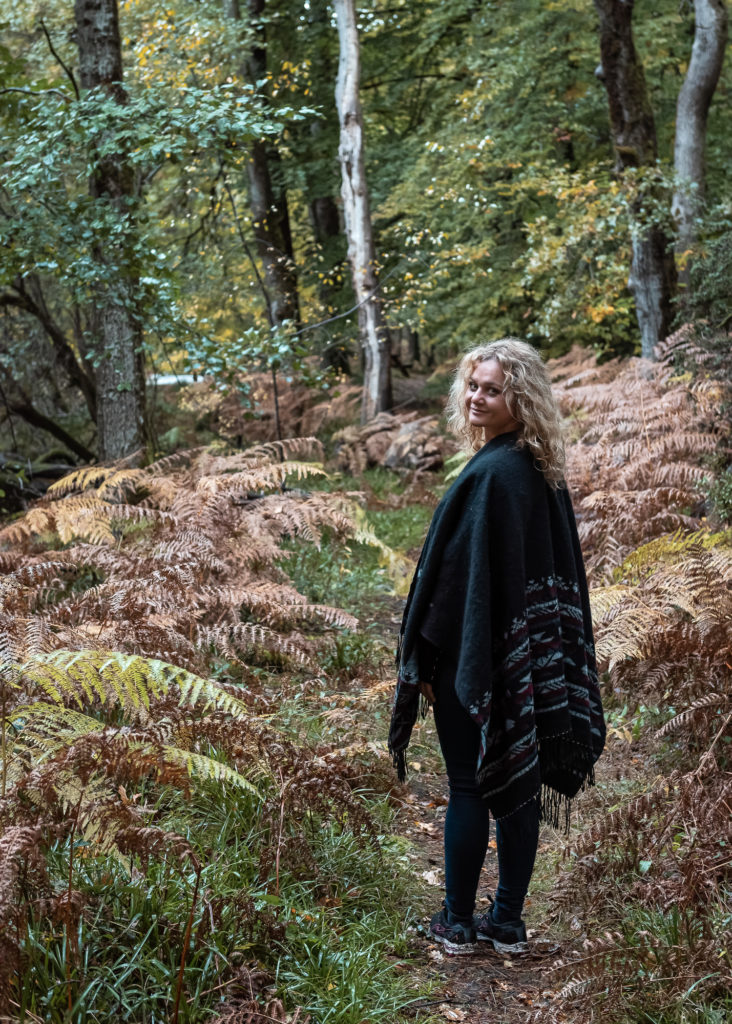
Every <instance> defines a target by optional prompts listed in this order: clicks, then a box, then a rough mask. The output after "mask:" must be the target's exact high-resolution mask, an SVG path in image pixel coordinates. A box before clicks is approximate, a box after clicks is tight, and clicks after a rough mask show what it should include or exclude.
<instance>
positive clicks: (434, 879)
mask: <svg viewBox="0 0 732 1024" xmlns="http://www.w3.org/2000/svg"><path fill="white" fill-rule="evenodd" d="M422 878H424V880H425V882H427V884H428V885H442V878H441V877H440V872H439V871H423V872H422Z"/></svg>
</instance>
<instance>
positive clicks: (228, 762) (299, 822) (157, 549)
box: [0, 438, 375, 1020]
mask: <svg viewBox="0 0 732 1024" xmlns="http://www.w3.org/2000/svg"><path fill="white" fill-rule="evenodd" d="M320 455H321V451H320V446H319V444H318V442H317V441H315V440H313V439H312V438H300V439H294V440H290V441H282V442H276V443H268V444H263V445H259V446H256V447H254V448H250V449H248V450H247V451H244V452H237V453H235V454H226V453H224V452H218V451H214V450H210V449H198V450H195V451H191V452H185V453H180V454H178V455H176V456H173V457H168V458H166V459H162V460H160V461H158V462H156V463H153V464H152V465H151V466H148V467H147V468H146V469H139V468H134V467H130V466H128V465H126V464H117V465H114V466H106V467H105V466H95V467H91V468H85V469H82V470H78V471H76V472H74V473H72V474H70V475H69V476H67V477H66V478H64V479H63V480H60V481H59V482H58V483H57V484H55V485H54V486H53V488H52V489H51V490H50V492H49V494H48V495H47V497H45V498H44V499H42V500H41V501H39V502H38V503H36V505H34V506H33V507H32V508H31V509H29V510H28V512H26V513H25V514H24V515H23V516H22V517H20V518H19V519H16V520H15V521H14V522H12V523H11V524H9V525H7V526H6V527H5V528H4V529H3V530H2V531H0V546H2V550H0V559H1V560H2V568H3V569H4V572H5V575H4V577H3V579H2V580H1V581H0V661H1V662H2V669H3V671H2V674H1V675H0V741H1V746H0V1012H7V1011H8V1010H9V1009H10V1008H11V1006H12V1005H13V1000H14V998H15V995H16V994H17V993H15V990H14V988H13V984H14V983H13V979H14V978H15V976H16V972H17V970H18V969H19V968H20V967H21V966H22V961H23V941H24V940H23V937H24V934H25V929H26V925H27V923H28V921H29V920H30V918H31V917H33V918H34V919H36V920H37V919H38V918H39V917H41V918H46V919H48V920H49V921H51V922H55V926H56V927H58V928H62V929H63V930H64V934H65V936H66V938H67V946H66V949H67V952H66V954H65V955H66V956H67V972H69V973H68V974H67V977H70V968H69V967H68V964H69V963H70V960H71V959H73V957H74V956H75V946H74V943H75V939H74V936H75V935H76V934H77V931H78V925H79V922H80V920H81V919H82V916H83V914H84V912H85V897H84V896H83V894H82V892H80V891H79V890H78V889H77V888H76V886H75V884H74V879H75V870H76V865H75V856H76V855H75V850H76V849H77V847H78V846H79V844H81V847H82V848H83V849H84V851H85V854H84V855H85V857H86V858H89V857H93V856H95V855H96V854H99V855H105V856H110V855H111V856H114V857H116V858H117V859H118V860H120V861H121V862H122V863H123V864H125V865H127V866H129V867H130V869H131V868H132V866H133V865H137V866H138V869H139V868H140V867H144V865H145V864H146V863H147V861H148V860H150V859H151V858H157V859H166V858H167V859H172V861H173V862H175V863H177V864H179V865H180V866H181V868H180V869H181V870H184V867H185V869H186V870H192V871H193V873H194V875H195V878H196V883H195V889H194V893H193V897H192V903H191V915H192V914H193V909H194V904H195V900H196V898H197V893H198V884H199V881H200V864H199V862H198V859H197V856H196V854H195V853H194V849H193V845H192V843H191V841H190V840H189V839H188V838H186V837H185V836H183V835H179V834H176V833H174V832H171V831H170V830H169V829H166V828H165V827H164V826H163V825H162V824H161V823H160V822H159V821H158V820H157V818H156V812H155V811H154V809H153V804H152V803H151V801H150V800H149V799H148V797H149V796H150V795H151V794H152V795H153V797H154V794H155V793H159V792H161V791H162V790H163V789H169V790H172V791H177V792H179V793H182V794H183V795H188V794H192V793H195V792H196V790H197V789H198V788H200V787H205V786H209V787H210V786H214V787H216V786H218V787H222V788H224V787H225V788H226V789H227V791H229V792H231V791H238V792H240V793H241V794H242V795H243V797H246V798H247V799H249V800H254V801H255V802H256V803H258V805H259V822H260V835H261V838H262V841H261V846H260V850H261V854H260V858H261V867H260V873H261V877H262V879H263V884H269V882H268V881H267V880H268V879H273V882H272V884H273V885H274V886H275V888H277V887H278V885H279V875H280V872H281V871H282V870H283V868H284V866H285V865H287V868H288V870H289V871H290V872H295V873H297V872H300V871H308V872H309V877H316V872H317V865H316V864H315V861H314V859H313V856H312V853H311V850H310V838H311V830H309V829H308V823H309V822H310V823H312V821H313V820H315V818H317V816H318V815H320V816H322V817H328V816H330V815H332V814H334V813H335V814H336V816H337V818H338V820H339V821H341V822H342V823H344V824H347V826H348V827H349V828H350V829H351V830H352V831H353V832H354V834H355V835H356V836H357V837H360V838H359V841H360V842H366V843H374V842H375V828H374V825H373V823H372V821H371V819H370V818H369V816H368V814H367V813H366V812H365V810H364V809H363V805H362V803H361V801H360V800H359V799H358V797H357V796H356V795H355V793H354V790H355V788H356V785H357V780H356V775H355V773H356V771H357V770H358V769H357V768H355V767H354V766H353V765H352V764H351V763H349V762H347V761H345V760H344V759H343V758H341V757H340V756H339V755H338V754H337V753H335V752H334V751H332V750H330V749H329V748H327V749H319V748H312V747H310V746H308V745H306V744H305V745H303V744H296V743H295V742H294V741H291V740H287V739H284V738H283V737H282V736H281V735H279V734H278V733H277V732H276V731H275V730H274V729H272V728H271V726H270V725H269V723H268V716H267V713H266V712H267V708H268V705H267V700H266V698H264V697H262V698H261V699H260V695H259V694H258V692H257V688H256V686H254V685H252V684H253V681H254V678H255V676H254V674H253V671H252V667H253V666H255V667H256V666H257V665H269V666H273V667H275V668H277V667H278V666H279V667H280V668H287V667H290V668H293V669H297V670H299V671H302V670H304V671H310V672H313V671H315V670H316V668H317V656H318V651H319V649H320V646H321V644H322V640H323V639H324V638H325V637H326V631H327V630H328V629H330V628H331V627H333V626H353V625H354V624H355V620H354V619H353V617H352V616H350V615H348V614H346V613H345V612H342V611H340V610H339V609H337V608H333V607H329V606H325V605H321V604H313V603H310V602H309V601H308V600H307V599H306V598H305V597H304V596H303V595H301V594H300V593H299V592H298V591H297V590H296V589H295V587H293V585H292V583H291V582H290V580H289V578H288V576H287V574H286V572H285V571H284V569H283V568H282V567H281V564H280V563H281V561H282V556H283V554H284V552H283V547H282V542H283V541H284V540H285V539H286V538H289V537H292V536H296V535H301V536H303V537H305V538H307V539H308V540H310V541H311V542H312V543H314V544H319V543H320V539H321V537H322V535H323V532H324V531H328V534H329V536H331V537H336V538H337V537H341V538H345V537H348V536H354V535H356V534H357V533H358V532H359V531H362V529H363V524H362V522H361V519H360V510H358V509H357V507H355V506H353V505H352V504H350V503H349V502H348V500H347V499H344V498H338V497H331V496H328V495H325V494H319V493H317V492H310V493H309V492H307V491H304V490H300V489H297V487H296V485H297V484H298V483H299V482H301V481H306V480H307V479H308V478H309V477H313V476H322V474H323V472H324V471H323V469H322V466H321V465H320V463H319V462H317V461H312V460H313V457H315V458H316V459H317V458H319V457H320ZM215 665H220V666H228V667H229V669H230V671H229V675H230V677H231V678H227V676H226V675H225V674H224V673H223V672H221V671H220V672H219V678H218V679H217V681H213V680H212V679H211V678H209V672H210V669H211V667H212V666H215ZM326 755H327V756H326ZM53 847H56V848H57V849H59V848H60V849H65V850H67V851H68V857H69V863H68V867H67V879H68V882H67V884H66V886H65V887H64V888H63V890H62V891H58V887H57V886H55V885H54V884H53V883H52V882H51V879H50V875H49V871H48V868H47V863H46V859H47V856H48V854H49V851H50V850H51V849H52V848H53ZM186 866H187V867H186ZM202 898H208V897H202ZM208 905H209V917H211V919H212V920H213V919H214V905H213V903H209V904H208ZM191 919H192V918H191ZM254 920H257V921H258V924H257V926H256V927H257V928H259V930H260V932H261V930H262V928H264V929H265V930H266V929H269V934H270V936H271V937H274V938H276V937H278V936H281V931H282V929H281V926H280V925H278V924H277V922H276V921H275V920H274V918H273V917H272V915H271V914H269V913H268V912H260V911H255V909H254V904H253V903H252V901H251V900H250V899H248V898H247V894H246V892H242V894H241V913H240V924H239V927H240V928H241V929H242V933H245V932H246V930H247V928H251V927H253V926H252V922H253V921H254ZM179 938H180V941H181V943H182V945H183V954H182V957H183V959H182V961H181V963H182V964H183V962H184V960H185V952H186V950H187V948H188V943H189V941H190V939H191V935H190V920H189V926H188V929H187V932H186V935H185V936H181V937H179ZM181 971H182V968H181ZM180 981H182V973H181V976H180V980H179V984H178V987H177V991H176V993H175V1005H176V1006H178V1005H179V1003H180V998H181V989H180ZM69 991H71V986H70V985H69ZM69 998H71V997H70V996H69ZM280 1005H281V1004H278V1003H276V1001H272V1000H270V1003H269V1007H270V1010H271V1013H270V1016H271V1017H272V1016H273V1015H275V1014H276V1013H279V1012H280V1011H279V1010H278V1006H280ZM241 1010H242V1012H241V1019H249V1018H248V1017H247V1016H246V1013H245V1012H244V1008H243V1006H242V1008H241ZM250 1011H251V1013H250ZM246 1012H247V1013H250V1017H251V1019H253V1020H254V1019H257V1018H256V1015H254V1016H252V1014H254V1008H253V1004H252V1005H251V1006H249V1007H248V1009H247V1011H246ZM174 1015H175V1011H174ZM274 1019H276V1016H275V1017H274Z"/></svg>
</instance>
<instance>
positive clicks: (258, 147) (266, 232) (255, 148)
mask: <svg viewBox="0 0 732 1024" xmlns="http://www.w3.org/2000/svg"><path fill="white" fill-rule="evenodd" d="M245 2H246V9H247V15H248V18H249V22H250V25H251V27H252V28H253V30H254V36H253V40H254V41H253V45H252V47H251V50H250V52H249V54H248V55H247V58H246V60H245V64H244V77H245V78H246V79H248V80H249V81H250V83H251V84H252V85H253V86H255V87H256V88H257V90H258V92H259V93H260V94H262V93H263V84H262V83H263V82H264V81H265V78H266V75H267V37H266V33H265V23H264V20H263V15H264V11H265V0H245ZM224 13H225V14H226V15H227V16H228V17H229V18H233V19H234V20H235V21H239V20H241V17H242V12H241V4H240V2H239V0H224ZM247 177H248V181H249V208H250V211H251V217H252V223H253V226H254V237H255V239H256V245H257V253H258V255H259V259H260V261H261V264H262V269H263V271H264V280H263V288H264V293H265V295H264V298H265V303H266V306H267V316H268V319H269V323H270V327H277V326H279V325H280V324H282V323H284V322H285V321H286V320H289V321H293V322H295V323H297V322H299V320H300V305H299V301H298V293H297V270H296V268H295V260H294V253H293V248H292V231H291V229H290V211H289V206H288V201H287V190H286V188H285V183H284V180H283V176H282V168H281V161H280V156H279V152H278V151H277V149H276V147H275V146H274V145H273V144H272V142H270V141H269V140H267V139H254V140H253V141H252V143H251V145H250V147H249V159H248V161H247Z"/></svg>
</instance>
